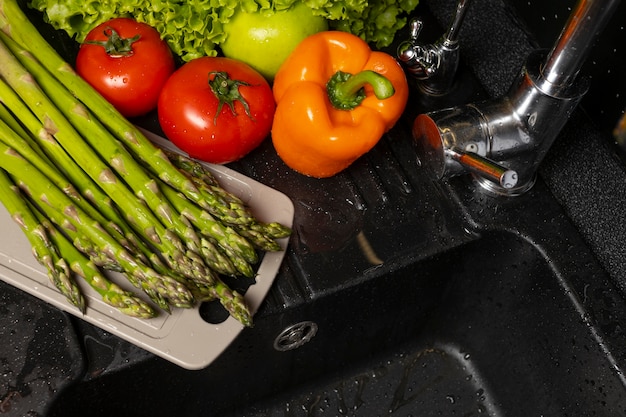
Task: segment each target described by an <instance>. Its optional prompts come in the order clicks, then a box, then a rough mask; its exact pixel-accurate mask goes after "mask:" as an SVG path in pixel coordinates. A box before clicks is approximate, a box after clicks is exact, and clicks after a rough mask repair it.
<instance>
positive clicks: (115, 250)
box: [0, 143, 194, 307]
mask: <svg viewBox="0 0 626 417" xmlns="http://www.w3.org/2000/svg"><path fill="white" fill-rule="evenodd" d="M0 167H2V168H3V169H4V170H6V171H7V172H8V173H9V174H11V176H13V177H14V178H19V182H20V183H19V185H20V187H21V188H22V189H24V190H25V191H26V192H27V194H29V195H30V196H31V197H32V198H33V199H34V200H35V201H37V202H38V203H40V204H41V206H42V208H45V209H47V210H50V211H54V212H56V213H62V214H64V215H65V219H66V220H67V222H68V223H69V224H70V225H71V227H72V228H74V229H76V230H79V231H80V232H81V233H82V234H84V235H85V236H86V237H88V238H89V239H90V240H91V241H92V242H93V243H94V244H95V245H97V246H98V247H99V248H100V250H101V251H102V252H103V253H105V254H107V255H108V256H109V257H110V258H112V259H115V260H117V262H118V263H119V264H120V265H121V266H122V267H123V268H124V270H125V271H126V274H127V276H128V277H129V278H132V280H136V281H135V282H137V283H139V284H140V286H141V288H143V289H145V290H148V291H154V292H156V293H158V294H160V295H162V296H163V297H164V298H166V299H167V300H168V301H169V302H170V303H171V304H172V305H174V306H177V307H191V306H192V305H193V303H194V300H193V295H192V294H191V293H190V292H189V290H188V289H187V288H186V287H185V286H184V285H182V284H180V283H179V282H177V281H175V280H174V279H172V278H170V277H165V276H162V275H160V274H158V273H156V271H154V270H153V269H152V268H150V267H148V266H147V265H145V264H143V263H142V262H141V261H140V260H138V259H137V258H136V257H134V256H133V255H132V254H130V253H129V252H128V251H127V250H126V249H125V248H124V247H122V246H121V245H120V244H119V242H117V240H115V239H114V238H112V237H111V235H109V234H108V233H106V231H105V230H104V229H103V228H102V227H101V225H99V224H98V223H97V222H95V221H94V220H93V219H91V218H89V216H87V215H86V214H85V212H84V211H82V210H81V209H80V208H79V207H77V206H76V205H75V204H74V203H73V202H72V200H71V199H70V198H69V197H67V196H66V195H65V194H64V193H63V192H62V191H61V190H59V189H58V188H57V187H55V186H54V184H52V183H51V182H50V181H49V180H48V179H47V178H46V177H45V175H43V174H42V173H41V171H39V170H37V169H36V168H35V167H34V166H33V165H32V164H30V163H29V162H28V161H26V160H25V159H24V158H22V157H21V156H20V155H19V154H17V153H16V152H15V151H14V150H13V149H11V148H9V147H8V146H6V145H5V144H3V143H0ZM58 226H60V227H62V226H63V225H62V224H58ZM131 282H133V281H131Z"/></svg>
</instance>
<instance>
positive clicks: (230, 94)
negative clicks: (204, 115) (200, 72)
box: [209, 71, 254, 125]
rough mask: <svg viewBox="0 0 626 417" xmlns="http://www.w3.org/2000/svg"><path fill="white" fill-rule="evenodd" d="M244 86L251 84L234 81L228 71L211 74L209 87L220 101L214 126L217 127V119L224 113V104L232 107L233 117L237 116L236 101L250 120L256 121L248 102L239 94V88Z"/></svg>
mask: <svg viewBox="0 0 626 417" xmlns="http://www.w3.org/2000/svg"><path fill="white" fill-rule="evenodd" d="M211 77H213V78H211ZM242 85H244V86H249V85H250V84H249V83H247V82H245V81H241V80H233V79H232V78H230V76H229V75H228V73H227V72H226V71H212V72H209V87H211V91H212V92H213V94H215V97H217V99H218V101H219V104H218V105H217V111H216V112H215V117H214V118H213V124H215V125H217V118H218V116H219V115H220V113H221V112H222V107H223V106H224V104H227V105H228V107H230V111H231V112H233V115H236V114H237V112H235V101H238V102H240V103H241V105H242V106H243V108H244V110H245V112H246V115H248V117H249V118H250V119H252V120H254V117H252V114H250V106H249V105H248V102H247V101H246V99H245V98H244V97H243V96H242V95H241V93H240V92H239V87H240V86H242Z"/></svg>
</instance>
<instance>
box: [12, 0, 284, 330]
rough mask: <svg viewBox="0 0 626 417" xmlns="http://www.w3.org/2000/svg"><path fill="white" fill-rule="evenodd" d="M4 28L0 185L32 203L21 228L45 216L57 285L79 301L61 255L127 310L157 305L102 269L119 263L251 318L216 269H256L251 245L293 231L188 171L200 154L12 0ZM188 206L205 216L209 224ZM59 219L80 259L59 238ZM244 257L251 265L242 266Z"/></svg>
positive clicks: (188, 302)
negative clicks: (137, 120)
mask: <svg viewBox="0 0 626 417" xmlns="http://www.w3.org/2000/svg"><path fill="white" fill-rule="evenodd" d="M0 31H1V32H0V62H2V65H0V103H1V104H0V171H1V174H2V175H3V176H1V177H0V180H4V182H2V181H0V185H1V186H2V189H3V191H2V193H3V197H4V196H5V194H4V193H5V191H6V192H7V193H8V192H9V190H11V193H13V194H12V195H15V196H17V197H19V198H22V199H23V200H24V201H26V202H27V204H28V207H30V208H31V213H30V214H31V215H30V217H29V221H30V223H29V224H30V225H33V226H32V227H28V229H26V230H24V229H23V230H24V231H25V233H27V235H28V234H29V233H31V232H30V230H32V231H33V232H32V233H39V234H41V232H40V231H41V230H42V228H41V227H39V226H37V223H36V222H37V220H39V221H40V223H41V224H44V229H45V230H46V233H47V235H48V236H47V237H48V239H47V240H46V241H47V242H53V243H54V242H57V244H56V246H55V251H52V252H50V253H49V254H45V253H43V252H41V253H42V254H43V257H40V258H39V259H41V260H42V262H43V264H44V266H45V267H46V268H47V269H48V271H49V273H50V274H51V278H52V280H53V282H54V283H55V285H57V287H59V288H60V290H61V291H64V292H65V294H67V295H68V297H69V299H70V300H72V302H73V303H74V304H75V305H76V306H77V307H78V308H80V309H83V308H84V307H83V305H82V303H81V301H80V299H79V298H78V297H77V295H76V294H75V291H74V290H72V289H68V288H69V287H68V286H67V285H68V284H69V285H71V283H70V282H69V281H68V280H66V279H65V276H64V275H63V274H67V273H68V269H67V267H66V266H63V263H62V262H60V261H61V260H62V259H64V260H65V265H69V266H70V269H71V270H72V271H73V272H74V273H75V274H76V276H77V277H82V278H83V279H84V280H86V281H87V282H88V283H89V285H91V286H92V287H93V288H94V289H96V291H97V292H98V293H99V294H100V295H101V296H102V297H103V299H104V301H105V302H108V303H109V304H111V305H114V306H116V307H118V308H119V309H120V310H121V311H123V312H124V313H126V314H132V315H138V316H146V315H148V316H150V315H152V314H156V312H151V310H150V309H149V308H145V306H143V305H134V306H131V305H130V304H129V303H132V302H133V301H132V300H131V299H130V298H127V297H126V294H122V292H121V291H120V290H118V289H117V288H116V287H114V286H112V285H110V284H109V283H108V282H107V281H104V280H102V279H101V278H102V277H101V274H99V273H98V272H99V270H101V271H106V270H112V271H117V272H120V273H122V274H123V275H124V276H125V277H126V278H127V279H128V281H129V282H130V283H131V284H133V285H134V286H135V287H136V288H138V289H140V290H141V291H143V293H145V295H146V296H147V297H149V299H150V300H151V301H152V303H153V304H154V305H155V306H158V307H160V308H161V309H163V310H165V311H169V309H170V306H173V307H181V308H188V307H192V306H194V305H196V303H197V302H199V301H203V300H209V299H211V300H212V299H218V300H219V301H220V303H221V304H222V305H223V306H224V308H225V309H226V310H227V311H228V312H229V313H230V314H231V315H232V316H233V317H234V318H236V319H237V320H239V321H240V322H241V323H242V324H244V325H251V324H252V317H251V312H250V311H249V309H248V306H247V304H246V302H245V299H244V297H243V296H242V295H241V294H239V293H238V292H237V291H234V290H232V289H231V288H229V287H228V286H227V285H226V284H225V283H224V282H223V280H222V279H221V274H222V273H223V271H232V272H228V274H232V275H234V276H241V275H248V276H249V275H250V274H253V269H252V263H254V262H256V261H257V259H258V254H257V253H256V251H257V250H267V249H268V248H269V246H268V245H266V241H264V240H262V239H261V238H264V239H267V240H270V241H272V240H275V239H277V238H279V237H286V236H288V235H289V234H290V232H291V231H290V229H289V228H287V227H284V226H282V225H280V224H275V223H272V224H265V223H262V222H260V221H258V220H257V219H256V218H255V217H254V216H253V215H252V213H251V212H250V209H249V208H248V207H246V206H245V205H244V204H243V203H242V202H241V201H240V200H239V199H238V198H237V197H236V196H233V195H231V194H230V193H228V192H227V191H226V190H224V189H222V188H221V187H220V186H219V184H218V183H217V182H216V181H215V179H214V178H212V177H211V175H210V173H209V172H205V173H204V174H203V175H197V176H194V177H191V175H190V174H189V171H188V170H187V169H186V167H193V169H194V170H195V172H199V170H201V169H202V168H201V167H198V166H197V165H196V164H195V163H194V162H193V161H191V160H186V159H185V157H183V156H178V160H177V163H176V165H175V164H174V163H172V161H171V160H170V159H169V158H168V157H167V156H166V154H165V153H164V151H162V150H161V149H159V148H157V147H156V146H155V145H153V144H152V142H150V141H149V140H148V139H147V138H146V137H145V136H144V135H143V134H142V133H141V131H140V130H139V129H138V128H136V127H135V126H134V125H133V124H132V123H130V122H129V121H128V119H126V118H124V117H123V116H122V115H121V114H120V113H119V112H118V111H116V110H115V108H114V107H113V106H112V105H111V104H110V103H109V102H108V101H107V100H106V99H104V98H103V97H102V96H101V95H100V94H98V93H97V92H96V91H95V90H93V88H91V87H90V85H89V84H88V83H87V82H86V81H85V80H83V79H82V78H81V77H80V76H79V75H77V74H76V73H75V72H74V71H72V69H71V67H70V65H69V64H68V63H67V62H64V61H63V59H62V58H61V57H60V56H59V55H58V54H57V53H56V51H55V50H54V49H53V48H52V47H51V46H50V45H49V44H48V43H47V42H46V40H45V39H44V38H43V37H41V35H40V34H39V32H38V31H37V29H36V28H35V27H34V26H33V25H32V24H31V22H30V21H29V20H28V18H27V17H26V16H25V15H24V13H23V12H22V10H21V9H20V7H19V5H18V4H17V1H16V0H0ZM43 63H45V66H44V64H43ZM181 161H182V162H181ZM18 191H19V194H18ZM6 195H8V194H6ZM168 196H169V197H168ZM4 201H8V200H4ZM174 202H175V203H174ZM14 203H15V200H12V201H9V202H8V203H7V204H9V205H10V207H9V208H8V209H9V211H11V212H13V213H17V212H18V211H21V213H25V212H26V210H25V209H24V207H25V206H24V205H22V206H21V208H20V207H19V206H17V205H15V204H14ZM11 205H12V206H11ZM189 216H201V217H202V218H203V219H204V221H205V222H204V223H203V224H204V226H201V225H200V224H199V223H196V222H192V219H190V218H189ZM46 223H49V224H50V225H52V226H45V224H46ZM52 227H54V229H53V228H52ZM61 230H62V232H63V237H65V238H67V239H69V241H71V243H72V244H73V247H74V248H75V249H78V250H79V251H80V253H81V254H82V257H81V259H77V258H76V256H75V255H76V252H75V251H67V250H65V249H64V248H66V247H67V245H66V244H67V242H66V241H65V240H62V239H61V240H59V239H60V237H61V236H60V235H59V234H57V231H61ZM37 231H39V232H37ZM244 231H245V232H244ZM35 238H37V237H36V236H29V239H31V241H33V242H34V241H35V240H34V239H35ZM58 238H59V239H58ZM278 247H279V248H280V245H278ZM56 253H58V260H56V257H57V255H56ZM46 257H53V258H49V259H55V260H54V261H53V262H52V263H50V262H49V261H48V260H46ZM219 262H230V263H231V264H232V265H221V264H219ZM246 262H247V263H248V264H249V265H248V266H249V267H248V268H246V267H243V266H242V263H246ZM61 266H62V269H59V268H60V267H61ZM94 267H95V268H97V269H98V270H93V268H94ZM55 274H56V275H55ZM77 279H78V278H77ZM120 297H121V298H120ZM86 307H87V308H89V306H88V305H87V306H86Z"/></svg>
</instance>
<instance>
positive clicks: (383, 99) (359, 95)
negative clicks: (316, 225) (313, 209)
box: [272, 31, 408, 178]
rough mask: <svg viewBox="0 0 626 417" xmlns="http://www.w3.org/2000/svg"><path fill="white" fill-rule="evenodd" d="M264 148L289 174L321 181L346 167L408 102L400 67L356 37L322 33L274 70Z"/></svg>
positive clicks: (370, 147)
mask: <svg viewBox="0 0 626 417" xmlns="http://www.w3.org/2000/svg"><path fill="white" fill-rule="evenodd" d="M273 93H274V99H275V100H276V112H275V114H274V122H273V125H272V142H273V144H274V148H275V149H276V152H277V153H278V155H279V156H280V158H281V159H282V160H283V161H284V162H285V163H286V164H287V165H288V166H289V167H291V168H292V169H294V170H296V171H298V172H300V173H301V174H305V175H308V176H311V177H317V178H325V177H330V176H332V175H335V174H337V173H338V172H340V171H342V170H343V169H345V168H347V167H348V166H349V165H350V164H352V163H353V162H354V161H355V160H356V159H357V158H359V157H360V156H362V155H363V154H365V153H366V152H368V151H369V150H370V149H372V148H373V147H374V145H376V143H378V141H379V140H380V138H381V137H382V136H383V134H384V133H385V132H386V131H388V130H389V129H391V127H392V126H393V125H394V124H395V123H396V122H397V121H398V119H399V118H400V116H401V115H402V112H403V111H404V108H405V106H406V102H407V99H408V84H407V80H406V76H405V74H404V71H403V69H402V67H401V66H400V65H399V63H398V62H397V61H396V59H395V58H394V57H392V56H391V55H389V54H387V53H384V52H380V51H372V50H371V49H370V47H369V46H368V45H367V43H366V42H365V41H363V40H362V39H361V38H359V37H357V36H355V35H351V34H349V33H346V32H340V31H325V32H320V33H317V34H315V35H312V36H309V37H308V38H306V39H305V40H303V41H302V42H301V43H300V44H299V45H298V46H297V47H296V48H295V49H294V51H293V52H292V53H291V54H290V55H289V57H288V58H287V59H286V61H285V62H284V63H283V65H282V66H281V67H280V69H279V70H278V73H277V74H276V77H275V78H274V85H273Z"/></svg>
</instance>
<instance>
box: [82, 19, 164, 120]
mask: <svg viewBox="0 0 626 417" xmlns="http://www.w3.org/2000/svg"><path fill="white" fill-rule="evenodd" d="M107 49H110V50H107ZM174 69H175V64H174V57H173V55H172V51H171V50H170V48H169V46H168V45H167V43H166V42H165V41H163V40H162V39H161V37H160V35H159V32H157V31H156V29H154V28H153V27H151V26H149V25H147V24H145V23H140V22H137V21H135V20H133V19H130V18H123V17H122V18H115V19H111V20H109V21H108V22H105V23H103V24H101V25H99V26H96V27H95V28H94V29H93V30H91V31H90V32H89V34H87V36H86V38H85V41H84V42H83V44H82V45H81V47H80V49H79V51H78V55H77V57H76V72H77V73H78V74H79V75H80V76H81V77H83V78H84V79H85V80H86V81H87V82H88V83H89V84H91V85H92V86H93V87H94V88H95V89H96V90H97V91H98V92H99V93H100V94H102V95H103V96H104V98H106V99H107V100H108V101H109V102H110V103H111V104H113V105H114V106H115V108H116V109H117V110H119V112H120V113H122V114H123V115H124V116H126V117H135V116H141V115H144V114H146V113H148V112H149V111H151V110H153V109H155V108H156V106H157V102H158V99H159V93H160V92H161V88H162V87H163V84H165V81H167V79H168V78H169V76H170V75H171V74H172V73H173V72H174Z"/></svg>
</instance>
